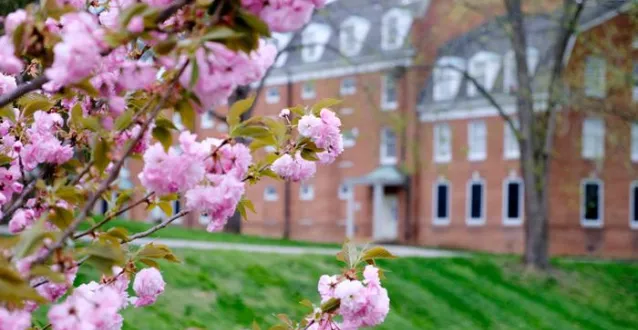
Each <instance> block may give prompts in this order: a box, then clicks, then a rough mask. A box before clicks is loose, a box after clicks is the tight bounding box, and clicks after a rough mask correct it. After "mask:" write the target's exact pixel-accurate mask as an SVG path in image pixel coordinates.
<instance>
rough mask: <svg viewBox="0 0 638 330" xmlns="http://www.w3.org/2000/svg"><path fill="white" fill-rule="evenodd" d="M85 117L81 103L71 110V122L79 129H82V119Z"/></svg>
mask: <svg viewBox="0 0 638 330" xmlns="http://www.w3.org/2000/svg"><path fill="white" fill-rule="evenodd" d="M83 117H84V113H83V112H82V106H81V105H80V102H77V103H75V105H74V106H73V108H71V122H73V124H75V125H77V126H78V127H82V119H84V118H83Z"/></svg>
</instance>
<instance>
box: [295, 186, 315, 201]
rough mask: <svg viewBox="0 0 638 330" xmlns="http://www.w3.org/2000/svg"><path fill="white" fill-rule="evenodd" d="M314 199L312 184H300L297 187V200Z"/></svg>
mask: <svg viewBox="0 0 638 330" xmlns="http://www.w3.org/2000/svg"><path fill="white" fill-rule="evenodd" d="M313 199H315V186H314V185H313V184H312V183H301V185H300V186H299V200H302V201H311V200H313Z"/></svg>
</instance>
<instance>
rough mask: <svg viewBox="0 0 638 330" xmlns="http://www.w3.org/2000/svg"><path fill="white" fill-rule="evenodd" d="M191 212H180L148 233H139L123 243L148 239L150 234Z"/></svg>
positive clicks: (150, 229)
mask: <svg viewBox="0 0 638 330" xmlns="http://www.w3.org/2000/svg"><path fill="white" fill-rule="evenodd" d="M189 212H190V211H187V210H185V211H182V212H179V213H177V214H176V215H174V216H172V217H171V218H168V219H166V220H164V221H163V222H161V223H159V224H157V225H155V226H153V227H151V228H149V229H148V230H146V231H143V232H141V233H137V234H135V235H133V236H131V237H129V238H128V239H127V240H122V243H129V242H132V241H134V240H136V239H138V238H142V237H146V236H148V235H150V234H152V233H154V232H156V231H158V230H160V229H162V228H164V227H166V226H168V225H169V224H170V223H171V222H173V221H175V220H177V219H179V218H181V217H183V216H185V215H187V214H188V213H189Z"/></svg>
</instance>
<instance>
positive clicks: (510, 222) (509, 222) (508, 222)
mask: <svg viewBox="0 0 638 330" xmlns="http://www.w3.org/2000/svg"><path fill="white" fill-rule="evenodd" d="M510 183H517V184H518V185H519V188H518V218H510V217H508V216H507V206H508V205H509V189H507V188H508V186H509V184H510ZM524 189H525V185H524V183H523V179H521V178H518V177H509V178H506V179H505V180H503V193H502V195H503V208H502V212H503V226H520V225H521V224H523V210H524V209H525V208H524V203H525V194H524Z"/></svg>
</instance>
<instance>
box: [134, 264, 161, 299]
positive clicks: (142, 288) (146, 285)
mask: <svg viewBox="0 0 638 330" xmlns="http://www.w3.org/2000/svg"><path fill="white" fill-rule="evenodd" d="M164 285H166V283H165V282H164V279H163V278H162V274H161V273H160V272H159V270H157V269H156V268H153V267H150V268H144V269H142V270H141V271H140V272H139V273H137V275H135V280H134V281H133V290H135V294H137V299H136V300H135V302H134V304H135V306H136V307H142V306H147V305H151V304H153V303H155V300H157V297H158V296H159V295H160V294H162V293H163V292H164Z"/></svg>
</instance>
